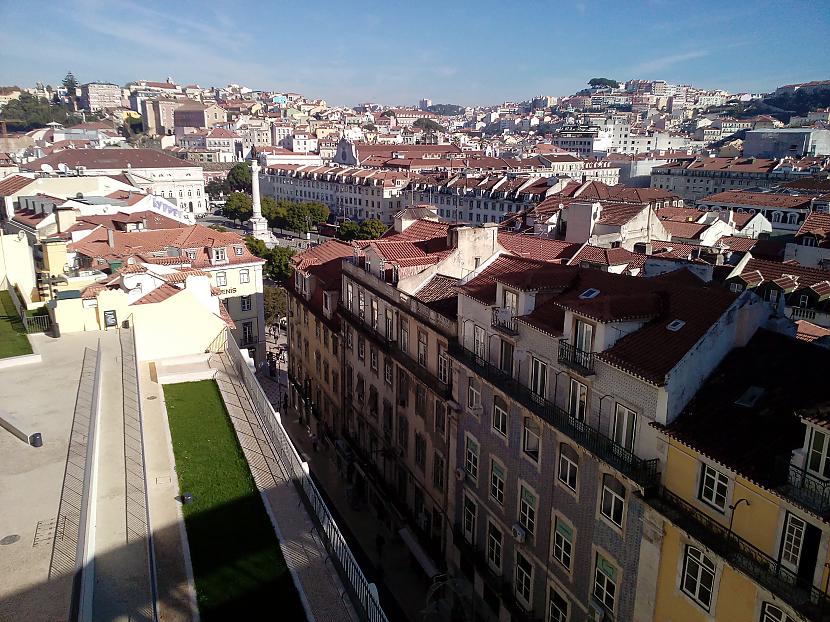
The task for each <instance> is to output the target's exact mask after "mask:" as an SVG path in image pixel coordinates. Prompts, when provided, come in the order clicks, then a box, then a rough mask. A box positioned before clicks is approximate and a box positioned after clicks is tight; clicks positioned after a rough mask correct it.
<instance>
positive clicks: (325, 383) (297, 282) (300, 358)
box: [285, 240, 353, 444]
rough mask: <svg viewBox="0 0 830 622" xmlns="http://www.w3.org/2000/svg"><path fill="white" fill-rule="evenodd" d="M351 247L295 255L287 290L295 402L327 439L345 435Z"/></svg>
mask: <svg viewBox="0 0 830 622" xmlns="http://www.w3.org/2000/svg"><path fill="white" fill-rule="evenodd" d="M352 254H353V251H352V247H351V246H349V245H348V244H344V243H342V242H339V241H336V240H329V241H327V242H325V243H323V244H321V245H320V246H316V247H314V248H312V249H309V250H308V251H305V252H303V253H301V254H300V255H297V256H295V257H294V258H293V259H292V261H293V268H294V275H293V278H292V279H290V280H289V281H287V282H286V283H285V289H286V292H287V293H288V378H289V380H290V382H291V390H290V406H291V408H293V409H294V411H295V412H296V413H297V414H302V416H304V417H305V418H306V419H307V420H308V422H309V427H310V428H311V429H312V431H313V432H314V433H315V434H317V436H318V437H319V438H320V439H321V440H322V441H324V442H325V441H329V442H331V443H332V444H333V443H334V442H335V440H336V439H337V438H340V437H341V436H342V434H343V429H344V426H345V421H344V419H343V414H342V413H343V403H342V399H341V397H342V392H341V384H340V383H341V382H342V379H343V375H342V373H343V372H342V357H343V353H342V351H341V342H340V338H341V337H340V331H341V327H340V324H341V322H340V313H339V311H338V308H339V303H340V287H341V273H342V270H341V267H342V263H343V260H344V259H349V258H351V257H352Z"/></svg>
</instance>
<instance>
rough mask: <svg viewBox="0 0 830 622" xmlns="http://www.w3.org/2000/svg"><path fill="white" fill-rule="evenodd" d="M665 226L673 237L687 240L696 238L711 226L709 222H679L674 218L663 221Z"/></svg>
mask: <svg viewBox="0 0 830 622" xmlns="http://www.w3.org/2000/svg"><path fill="white" fill-rule="evenodd" d="M662 223H663V227H665V229H666V231H668V232H669V235H671V236H672V237H673V238H684V239H686V240H695V239H697V238H699V237H700V234H701V233H703V232H704V231H705V230H706V229H708V228H709V227H710V225H707V224H698V223H695V222H677V221H674V220H664V221H662Z"/></svg>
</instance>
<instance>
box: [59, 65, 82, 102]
mask: <svg viewBox="0 0 830 622" xmlns="http://www.w3.org/2000/svg"><path fill="white" fill-rule="evenodd" d="M61 84H63V86H64V88H65V89H66V90H67V91H68V92H69V97H75V89H77V88H78V81H77V80H76V79H75V74H73V73H72V72H71V71H67V72H66V77H65V78H64V79H63V80H62V81H61Z"/></svg>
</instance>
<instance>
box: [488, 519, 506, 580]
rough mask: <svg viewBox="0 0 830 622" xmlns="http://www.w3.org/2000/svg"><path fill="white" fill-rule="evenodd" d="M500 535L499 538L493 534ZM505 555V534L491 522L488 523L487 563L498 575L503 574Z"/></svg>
mask: <svg viewBox="0 0 830 622" xmlns="http://www.w3.org/2000/svg"><path fill="white" fill-rule="evenodd" d="M494 531H495V532H496V533H498V538H496V537H494V534H493V532H494ZM503 553H504V532H503V531H502V530H501V529H499V526H498V525H497V524H496V523H494V522H493V521H491V520H488V521H487V563H488V564H489V565H490V568H491V569H493V570H494V571H495V572H496V573H499V574H501V565H502V555H503Z"/></svg>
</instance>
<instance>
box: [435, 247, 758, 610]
mask: <svg viewBox="0 0 830 622" xmlns="http://www.w3.org/2000/svg"><path fill="white" fill-rule="evenodd" d="M658 301H662V302H659V303H658ZM767 315H768V309H767V307H766V306H765V305H764V304H763V303H760V302H758V301H757V300H755V299H754V298H752V297H748V296H743V297H740V296H736V295H734V294H730V293H729V292H727V291H724V290H722V289H718V288H712V287H707V286H704V285H702V284H701V283H700V282H699V281H697V279H692V280H690V279H687V278H686V277H685V276H683V273H682V272H680V273H673V274H670V275H665V276H663V277H659V278H654V279H643V278H633V277H625V276H622V275H615V274H610V273H606V272H601V271H597V270H590V269H582V268H574V267H568V266H561V265H557V264H552V263H545V262H540V261H537V260H532V259H524V258H515V257H503V256H500V257H498V258H496V259H495V260H492V261H489V262H486V263H485V264H483V265H482V266H481V267H480V268H479V269H478V270H476V271H475V272H473V273H472V274H470V275H468V276H467V277H465V278H464V279H462V282H461V284H460V286H459V300H458V320H457V326H458V331H459V332H458V341H457V344H453V345H452V346H451V354H452V355H453V358H454V359H455V361H456V363H457V366H458V374H457V378H456V381H455V383H454V394H453V397H454V401H455V402H456V403H458V404H459V408H460V412H459V414H458V415H457V416H458V434H457V436H456V437H455V440H456V454H457V456H458V471H457V474H456V481H457V482H458V485H457V487H456V490H455V495H454V496H453V498H452V499H451V503H453V507H452V508H451V514H452V515H453V516H454V520H455V522H456V525H455V530H454V536H453V545H454V546H455V547H456V548H457V554H455V556H452V555H451V556H450V557H449V563H450V568H451V572H454V573H455V574H456V576H458V577H466V579H467V580H468V581H469V583H470V586H471V591H472V593H474V594H475V595H477V597H478V598H480V600H481V601H483V603H484V604H485V605H486V607H485V608H484V610H483V611H482V608H481V607H476V613H477V614H479V615H481V617H482V618H483V619H492V620H497V619H501V620H503V619H508V618H509V619H518V620H523V619H552V620H569V619H584V618H585V617H589V618H590V619H601V618H602V616H603V615H606V616H608V617H611V618H612V619H619V620H634V619H638V620H640V619H642V620H647V619H660V618H654V617H653V603H654V600H655V597H656V590H657V581H656V579H657V575H656V568H655V567H654V561H655V560H656V559H658V558H659V552H660V546H661V544H660V537H661V536H660V533H659V531H658V530H656V529H655V528H654V527H653V525H651V524H649V523H648V522H647V521H645V520H644V517H645V514H646V507H645V505H644V503H643V500H642V499H643V497H644V496H647V495H649V494H650V491H651V490H653V488H654V487H655V486H656V485H657V484H658V483H659V482H660V470H661V464H662V462H663V460H664V457H665V454H664V449H663V448H662V445H661V443H660V442H658V439H657V433H656V431H655V429H654V427H653V426H651V425H649V424H650V423H652V422H658V423H664V424H666V423H669V422H671V421H673V420H674V419H675V418H676V417H677V415H678V414H679V413H680V411H681V410H682V409H683V408H684V407H685V405H686V403H687V402H688V401H689V400H690V399H691V398H692V397H693V396H694V394H695V391H696V390H697V388H698V386H700V384H701V382H702V381H703V379H704V378H705V377H706V375H708V373H709V372H710V371H711V370H712V369H714V367H715V366H716V365H717V364H718V363H719V362H720V360H721V359H722V358H723V356H725V355H726V353H727V352H728V351H729V350H730V349H731V348H732V347H733V346H735V345H742V341H741V340H742V338H743V337H742V335H743V331H744V330H749V331H750V333H751V332H753V331H754V329H755V327H757V326H758V324H759V323H760V322H761V321H763V320H764V319H765V318H766V316H767ZM475 600H476V599H475V598H474V599H473V601H475ZM473 601H471V602H470V606H471V607H475V606H476V605H475V604H474V602H473ZM488 609H489V612H488V611H487V610H488Z"/></svg>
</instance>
